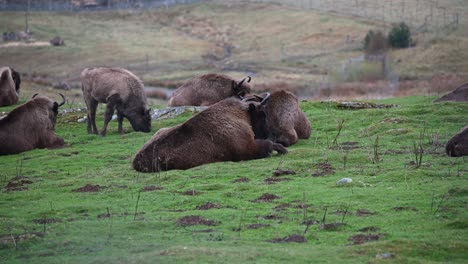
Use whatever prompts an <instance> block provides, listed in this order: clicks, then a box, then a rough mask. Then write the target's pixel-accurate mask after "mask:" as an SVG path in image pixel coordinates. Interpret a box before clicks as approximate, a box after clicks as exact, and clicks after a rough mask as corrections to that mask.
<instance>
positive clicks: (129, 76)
mask: <svg viewBox="0 0 468 264" xmlns="http://www.w3.org/2000/svg"><path fill="white" fill-rule="evenodd" d="M81 84H82V86H81V88H82V90H83V96H84V100H85V102H86V106H87V108H88V126H87V129H88V133H90V134H91V133H94V134H97V133H98V129H97V127H96V108H97V105H98V103H106V104H107V107H106V114H105V116H104V126H103V128H102V131H101V135H102V136H105V135H106V131H107V125H108V124H109V122H110V121H111V119H112V115H113V114H114V110H117V120H118V122H119V133H120V134H122V133H123V130H122V121H123V118H124V117H125V118H127V119H128V121H130V124H131V125H132V127H133V129H134V130H135V131H142V132H150V131H151V113H150V112H151V110H150V109H148V108H147V107H146V95H145V90H144V87H143V82H142V81H141V80H140V79H139V78H138V77H137V76H135V75H134V74H133V73H131V72H129V71H127V70H125V69H121V68H86V69H84V70H83V71H82V72H81ZM91 126H92V131H91Z"/></svg>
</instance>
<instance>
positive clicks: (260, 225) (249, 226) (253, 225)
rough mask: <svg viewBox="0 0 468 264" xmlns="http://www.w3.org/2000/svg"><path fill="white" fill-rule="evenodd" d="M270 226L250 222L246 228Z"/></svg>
mask: <svg viewBox="0 0 468 264" xmlns="http://www.w3.org/2000/svg"><path fill="white" fill-rule="evenodd" d="M269 226H271V225H270V224H250V225H248V226H247V228H248V229H259V228H262V227H269Z"/></svg>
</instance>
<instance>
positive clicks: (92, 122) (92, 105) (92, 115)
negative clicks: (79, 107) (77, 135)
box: [87, 98, 98, 135]
mask: <svg viewBox="0 0 468 264" xmlns="http://www.w3.org/2000/svg"><path fill="white" fill-rule="evenodd" d="M87 106H88V126H87V129H88V134H91V133H94V134H96V135H97V133H98V129H97V126H96V109H97V106H98V102H97V101H96V100H94V99H92V98H91V100H90V102H87ZM91 126H92V130H91Z"/></svg>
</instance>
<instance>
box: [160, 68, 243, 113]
mask: <svg viewBox="0 0 468 264" xmlns="http://www.w3.org/2000/svg"><path fill="white" fill-rule="evenodd" d="M250 80H251V78H250V76H249V77H247V82H245V81H246V79H243V80H242V81H240V82H239V83H237V82H236V81H235V80H233V79H232V78H231V77H229V76H227V75H224V74H217V73H209V74H204V75H201V76H197V77H194V78H192V79H190V80H188V81H187V82H185V83H184V84H183V85H182V86H180V87H179V88H177V90H175V92H174V94H173V95H172V97H171V99H169V106H184V105H195V106H209V105H212V104H215V103H217V102H219V101H221V100H223V99H226V98H228V97H231V96H240V97H243V96H245V95H246V94H248V93H250V85H249V84H248V83H249V82H250Z"/></svg>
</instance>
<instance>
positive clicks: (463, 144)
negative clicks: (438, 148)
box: [445, 126, 468, 157]
mask: <svg viewBox="0 0 468 264" xmlns="http://www.w3.org/2000/svg"><path fill="white" fill-rule="evenodd" d="M445 150H446V151H447V155H449V156H450V157H461V156H468V126H465V127H464V128H462V129H461V130H460V131H459V132H458V133H457V134H456V135H455V136H453V137H452V138H451V139H450V140H449V141H448V143H447V146H446V147H445Z"/></svg>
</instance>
